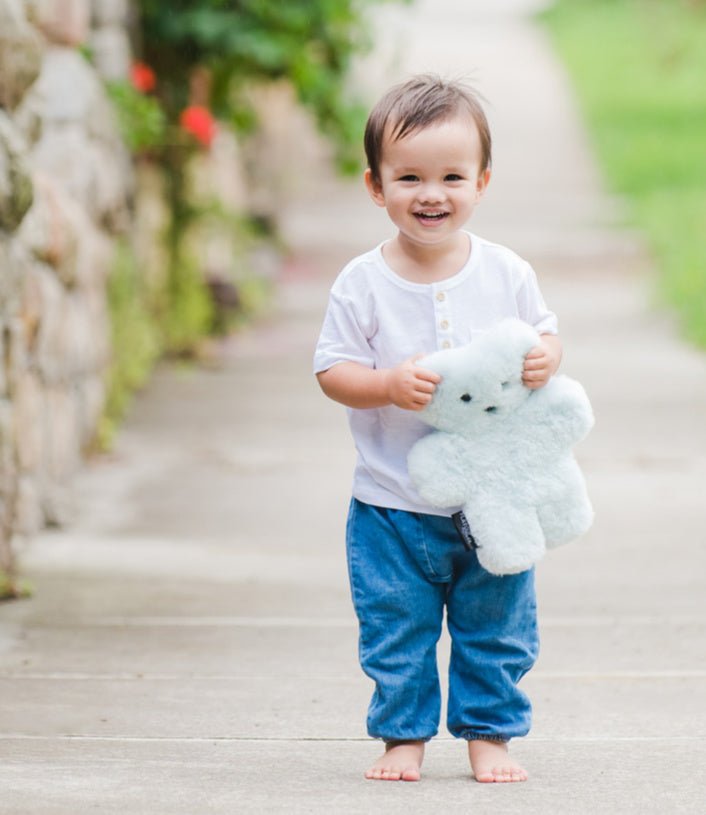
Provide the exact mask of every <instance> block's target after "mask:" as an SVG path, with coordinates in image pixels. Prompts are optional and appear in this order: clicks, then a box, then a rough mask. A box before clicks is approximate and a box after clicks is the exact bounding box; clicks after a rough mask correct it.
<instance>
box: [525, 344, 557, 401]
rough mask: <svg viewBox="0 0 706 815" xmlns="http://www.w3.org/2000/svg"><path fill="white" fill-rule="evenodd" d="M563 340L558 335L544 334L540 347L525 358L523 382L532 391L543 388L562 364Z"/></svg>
mask: <svg viewBox="0 0 706 815" xmlns="http://www.w3.org/2000/svg"><path fill="white" fill-rule="evenodd" d="M561 354H562V351H561V340H560V339H559V337H557V335H556V334H542V336H541V340H540V343H539V345H538V346H537V347H536V348H533V349H532V350H531V351H530V352H529V354H527V356H526V357H525V367H524V371H523V373H522V382H523V383H524V385H525V386H526V387H528V388H529V389H530V390H537V388H543V387H544V386H545V385H546V384H547V382H549V380H550V379H551V378H552V376H553V375H554V374H555V373H556V371H557V369H558V368H559V365H560V363H561Z"/></svg>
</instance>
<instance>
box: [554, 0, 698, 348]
mask: <svg viewBox="0 0 706 815" xmlns="http://www.w3.org/2000/svg"><path fill="white" fill-rule="evenodd" d="M545 19H546V21H547V23H548V25H549V28H550V30H551V32H552V34H553V36H554V39H555V41H556V44H557V47H558V49H559V51H560V53H561V55H562V56H563V58H564V60H565V62H566V64H567V65H568V67H569V69H570V72H571V74H572V76H573V79H574V81H575V85H576V87H577V90H578V92H579V96H580V99H581V101H582V104H583V107H584V110H585V113H586V117H587V120H588V123H589V126H590V128H591V130H592V133H593V135H594V137H595V142H596V146H597V149H598V154H599V158H600V161H601V163H602V165H603V168H604V170H605V176H606V179H607V182H608V184H609V185H610V186H611V187H612V188H613V189H614V190H615V191H616V192H618V193H620V194H622V195H623V196H624V197H625V198H626V199H627V201H628V203H629V204H630V211H631V217H632V220H633V221H634V224H635V225H636V226H638V227H639V228H640V229H641V230H643V231H644V233H645V234H646V236H647V238H648V240H649V241H650V244H651V247H652V249H653V251H654V254H655V257H656V259H657V262H658V265H659V268H660V271H661V273H662V274H661V281H662V290H663V294H664V296H665V297H666V298H667V299H668V300H669V302H671V303H672V304H673V305H674V306H676V308H677V310H678V312H679V314H680V315H681V317H682V319H683V322H684V326H685V329H686V332H687V334H688V335H689V336H690V337H691V338H692V339H694V340H695V341H697V342H699V343H700V344H702V345H704V346H706V160H705V159H704V155H705V153H704V149H705V148H704V145H706V48H705V47H704V43H706V2H703V0H674V2H670V3H667V2H661V1H660V0H590V2H589V0H559V2H558V3H557V4H556V6H555V7H554V8H553V9H551V10H550V11H549V12H548V13H547V14H546V15H545Z"/></svg>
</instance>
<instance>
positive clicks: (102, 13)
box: [91, 0, 130, 28]
mask: <svg viewBox="0 0 706 815" xmlns="http://www.w3.org/2000/svg"><path fill="white" fill-rule="evenodd" d="M91 11H92V19H93V24H94V26H95V27H96V28H98V27H102V26H107V25H119V26H127V23H128V16H129V13H130V7H129V4H128V0H92V3H91Z"/></svg>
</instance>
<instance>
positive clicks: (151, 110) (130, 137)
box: [106, 82, 167, 153]
mask: <svg viewBox="0 0 706 815" xmlns="http://www.w3.org/2000/svg"><path fill="white" fill-rule="evenodd" d="M106 89H107V91H108V96H109V97H110V101H111V102H112V103H113V108H114V109H115V112H116V115H117V119H118V127H119V128H120V132H121V134H122V136H123V140H124V142H125V144H126V145H127V146H128V148H129V149H130V150H131V151H132V152H133V153H144V152H146V151H149V150H150V149H151V148H153V147H156V146H158V145H160V144H162V143H163V142H164V141H165V138H166V127H167V120H166V116H165V114H164V110H163V109H162V106H161V105H160V103H159V101H158V100H157V99H155V97H153V96H147V95H145V94H144V93H142V92H140V91H139V90H138V89H137V88H135V87H133V85H131V84H130V83H129V82H108V83H107V84H106Z"/></svg>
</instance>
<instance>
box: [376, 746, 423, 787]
mask: <svg viewBox="0 0 706 815" xmlns="http://www.w3.org/2000/svg"><path fill="white" fill-rule="evenodd" d="M423 758H424V742H423V741H394V742H390V743H388V744H387V745H386V746H385V752H384V753H383V754H382V755H381V756H380V758H379V759H378V760H377V761H376V762H375V764H373V766H372V767H371V768H370V769H369V770H368V771H367V772H366V773H365V777H366V778H370V779H373V780H375V781H419V779H420V778H421V777H422V775H421V772H420V770H421V766H422V759H423Z"/></svg>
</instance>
